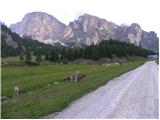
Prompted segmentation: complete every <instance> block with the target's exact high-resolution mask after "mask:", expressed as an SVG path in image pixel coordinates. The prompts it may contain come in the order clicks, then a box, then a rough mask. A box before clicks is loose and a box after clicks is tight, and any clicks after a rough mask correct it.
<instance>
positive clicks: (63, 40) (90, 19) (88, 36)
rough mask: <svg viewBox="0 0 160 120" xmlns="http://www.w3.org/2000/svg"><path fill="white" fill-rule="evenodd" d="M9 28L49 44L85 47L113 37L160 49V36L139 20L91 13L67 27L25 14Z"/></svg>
mask: <svg viewBox="0 0 160 120" xmlns="http://www.w3.org/2000/svg"><path fill="white" fill-rule="evenodd" d="M10 28H11V29H12V30H13V31H14V32H16V33H18V34H20V35H27V36H31V37H32V38H34V39H37V40H39V41H42V42H45V43H50V44H55V43H56V42H58V43H60V44H61V45H63V44H64V45H66V46H71V47H83V46H86V45H91V44H98V43H99V42H100V41H102V40H109V39H113V40H118V41H124V42H128V43H132V44H135V45H137V46H141V47H143V48H146V49H149V50H154V51H158V50H159V46H158V45H159V44H158V43H159V38H158V37H157V35H156V33H154V32H145V31H144V30H142V29H141V27H140V25H138V24H137V23H133V24H131V25H130V26H129V25H128V26H126V25H120V26H119V25H116V24H114V23H112V22H109V21H107V20H105V19H101V18H99V17H96V16H93V15H89V14H84V15H82V16H79V18H78V19H77V20H74V21H73V22H70V23H69V25H68V26H65V25H64V24H63V23H61V22H60V21H58V20H57V19H56V18H55V17H53V16H51V15H49V14H46V13H42V12H33V13H28V14H26V15H25V17H24V18H23V20H22V21H21V22H18V23H17V24H12V25H11V26H10Z"/></svg>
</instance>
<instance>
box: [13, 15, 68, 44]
mask: <svg viewBox="0 0 160 120" xmlns="http://www.w3.org/2000/svg"><path fill="white" fill-rule="evenodd" d="M65 27H66V26H65V24H63V23H61V22H60V21H58V20H57V19H56V18H55V17H53V16H51V15H49V14H47V13H43V12H32V13H28V14H26V15H25V16H24V18H23V19H22V21H21V22H18V23H16V24H12V25H11V26H10V28H11V30H12V31H14V32H16V33H18V34H19V35H21V36H23V35H25V36H31V37H32V38H33V39H37V40H39V41H41V42H44V41H45V40H48V39H52V40H54V39H57V38H59V36H60V35H61V34H62V33H63V30H64V28H65Z"/></svg>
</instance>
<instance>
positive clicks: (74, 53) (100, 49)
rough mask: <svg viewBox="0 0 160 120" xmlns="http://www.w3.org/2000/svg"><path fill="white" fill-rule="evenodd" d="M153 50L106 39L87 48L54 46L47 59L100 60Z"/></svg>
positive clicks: (142, 55)
mask: <svg viewBox="0 0 160 120" xmlns="http://www.w3.org/2000/svg"><path fill="white" fill-rule="evenodd" d="M153 53H154V52H153V51H149V50H146V49H143V48H141V47H139V46H135V45H133V44H129V43H125V42H120V41H116V40H104V41H102V42H100V43H99V44H97V45H94V44H93V45H90V46H87V47H85V48H68V47H59V48H56V47H55V48H53V49H52V50H51V51H50V52H49V53H47V54H46V59H47V60H50V61H59V60H63V59H67V60H75V59H79V58H85V59H93V60H98V59H100V58H112V57H113V56H114V57H115V56H116V57H127V56H141V57H146V56H147V55H148V54H153Z"/></svg>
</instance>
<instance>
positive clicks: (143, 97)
mask: <svg viewBox="0 0 160 120" xmlns="http://www.w3.org/2000/svg"><path fill="white" fill-rule="evenodd" d="M158 81H159V80H158V65H157V64H156V63H155V62H154V61H151V62H147V63H145V64H144V65H142V66H140V67H139V68H137V69H135V70H133V71H130V72H128V73H125V74H123V75H121V76H120V77H117V78H115V79H113V80H111V81H110V82H108V83H107V84H106V85H104V86H102V87H100V88H98V89H97V90H95V91H93V92H91V93H89V94H88V95H85V96H84V97H82V98H80V99H79V100H77V101H75V102H73V103H72V104H71V105H70V106H69V107H67V108H66V109H64V110H63V111H62V112H59V113H57V114H51V115H49V116H47V118H135V119H136V118H146V119H147V118H148V119H149V118H158V116H159V111H158V110H159V108H158V106H159V102H158V101H159V97H158V95H159V94H158V89H159V83H158Z"/></svg>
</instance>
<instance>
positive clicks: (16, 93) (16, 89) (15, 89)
mask: <svg viewBox="0 0 160 120" xmlns="http://www.w3.org/2000/svg"><path fill="white" fill-rule="evenodd" d="M20 91H21V90H20V88H19V87H18V86H15V87H14V97H18V96H19V95H20Z"/></svg>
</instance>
